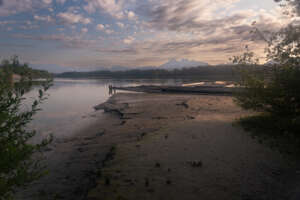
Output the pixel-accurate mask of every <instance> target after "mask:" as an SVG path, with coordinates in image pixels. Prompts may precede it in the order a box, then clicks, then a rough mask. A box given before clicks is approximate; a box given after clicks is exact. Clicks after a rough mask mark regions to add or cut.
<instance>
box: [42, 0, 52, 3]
mask: <svg viewBox="0 0 300 200" xmlns="http://www.w3.org/2000/svg"><path fill="white" fill-rule="evenodd" d="M43 2H44V3H45V4H51V3H52V0H43Z"/></svg>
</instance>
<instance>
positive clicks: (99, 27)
mask: <svg viewBox="0 0 300 200" xmlns="http://www.w3.org/2000/svg"><path fill="white" fill-rule="evenodd" d="M109 27H110V26H109V25H103V24H98V25H97V26H96V29H97V30H98V31H103V32H105V33H106V34H112V33H114V30H112V29H110V28H109Z"/></svg>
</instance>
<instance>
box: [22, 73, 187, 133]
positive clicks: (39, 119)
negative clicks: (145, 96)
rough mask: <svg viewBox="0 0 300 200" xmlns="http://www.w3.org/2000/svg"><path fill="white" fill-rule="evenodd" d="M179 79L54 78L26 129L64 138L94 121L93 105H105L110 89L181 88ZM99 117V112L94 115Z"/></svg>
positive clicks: (29, 97)
mask: <svg viewBox="0 0 300 200" xmlns="http://www.w3.org/2000/svg"><path fill="white" fill-rule="evenodd" d="M182 83H183V81H182V80H157V79H152V80H117V79H113V80H103V79H102V80H98V79H97V80H92V79H88V80H76V79H55V80H54V84H53V86H52V87H51V88H50V89H49V90H48V94H49V96H48V99H47V100H46V102H45V103H43V104H42V105H41V108H42V111H40V112H39V113H37V114H36V116H35V117H34V120H33V122H32V123H31V125H30V128H34V129H36V130H37V131H38V132H39V135H40V136H42V137H44V136H46V135H48V134H50V133H51V134H53V135H54V136H55V137H66V136H69V135H70V134H71V133H72V132H74V131H75V130H77V129H79V128H80V127H82V126H86V125H87V124H88V123H92V122H93V120H96V117H95V111H94V109H93V106H95V105H97V104H100V103H103V102H105V101H106V100H107V99H108V98H109V96H110V95H112V94H113V93H114V92H115V91H113V89H112V88H111V86H115V87H120V86H138V85H181V84H182ZM37 92H38V87H35V88H34V89H33V90H31V91H30V92H28V93H27V94H26V97H27V98H28V100H29V101H30V100H32V97H36V96H37ZM97 114H98V115H99V112H97Z"/></svg>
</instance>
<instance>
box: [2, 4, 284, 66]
mask: <svg viewBox="0 0 300 200" xmlns="http://www.w3.org/2000/svg"><path fill="white" fill-rule="evenodd" d="M287 20H288V19H286V17H285V16H283V14H282V8H280V7H279V5H278V4H276V3H275V2H274V1H273V0H0V30H1V31H0V59H5V58H9V57H11V56H12V55H18V56H19V57H20V59H21V61H23V62H27V63H29V64H32V65H35V66H37V65H43V66H47V69H48V70H49V71H51V69H54V68H57V67H60V68H62V69H66V70H67V69H70V68H68V67H76V68H77V69H81V70H84V69H91V68H97V67H110V66H134V67H140V66H159V65H161V64H163V63H165V62H167V61H168V60H169V59H171V58H175V59H183V58H184V59H189V60H196V61H202V62H207V63H209V64H222V63H228V59H229V58H230V57H232V56H234V55H239V54H240V53H241V52H242V51H243V50H244V47H245V45H249V47H250V49H252V50H254V51H255V52H256V53H257V54H258V55H260V56H262V57H263V51H264V47H265V43H264V42H263V41H262V40H261V38H258V37H257V36H254V35H253V34H251V30H253V29H254V27H255V28H258V29H259V30H260V31H261V32H263V33H266V34H267V33H268V32H270V31H274V30H278V29H279V28H280V27H282V26H283V25H285V24H286V23H287Z"/></svg>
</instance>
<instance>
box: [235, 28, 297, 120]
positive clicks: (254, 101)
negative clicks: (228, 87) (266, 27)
mask: <svg viewBox="0 0 300 200" xmlns="http://www.w3.org/2000/svg"><path fill="white" fill-rule="evenodd" d="M296 36H297V37H296ZM299 36H300V28H299V27H294V26H291V25H290V26H288V27H287V28H284V29H282V30H281V31H279V32H278V33H276V34H274V35H273V37H272V38H271V40H270V41H269V42H268V48H267V49H266V52H267V58H268V59H269V60H271V61H272V62H274V64H272V65H266V66H261V65H258V60H257V59H254V54H253V53H252V52H249V50H248V48H246V53H244V54H243V55H242V56H236V57H234V58H233V62H234V63H237V64H239V71H240V74H241V79H240V81H239V83H238V84H239V85H240V86H241V87H242V90H240V92H239V93H238V94H237V95H236V97H235V100H236V102H237V103H238V104H239V105H240V106H242V107H243V108H245V109H252V110H255V111H261V112H266V113H269V114H271V115H274V116H276V117H281V118H288V119H291V120H292V119H295V118H297V117H298V116H299V115H300V39H299V38H300V37H299Z"/></svg>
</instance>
